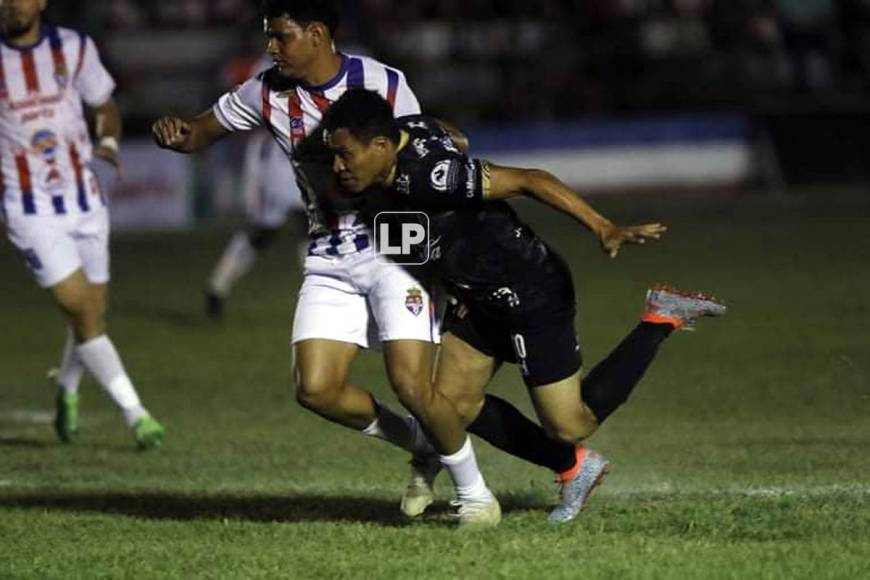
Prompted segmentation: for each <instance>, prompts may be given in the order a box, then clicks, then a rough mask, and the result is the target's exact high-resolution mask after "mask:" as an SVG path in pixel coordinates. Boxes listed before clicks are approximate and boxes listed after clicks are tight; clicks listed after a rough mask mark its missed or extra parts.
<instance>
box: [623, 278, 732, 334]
mask: <svg viewBox="0 0 870 580" xmlns="http://www.w3.org/2000/svg"><path fill="white" fill-rule="evenodd" d="M726 311H727V308H726V307H725V305H724V304H723V303H722V302H721V301H719V300H717V299H716V298H713V297H711V296H707V295H706V294H702V293H701V292H684V291H682V290H677V289H676V288H673V287H671V286H667V285H665V284H657V285H656V286H653V287H652V288H650V289H649V290H647V293H646V312H644V313H643V314H642V315H641V317H640V319H641V320H642V321H644V322H653V323H656V324H665V323H667V324H672V325H673V326H674V328H675V329H683V330H692V329H693V328H694V325H695V321H696V320H697V319H698V318H700V317H702V316H724V315H725V312H726Z"/></svg>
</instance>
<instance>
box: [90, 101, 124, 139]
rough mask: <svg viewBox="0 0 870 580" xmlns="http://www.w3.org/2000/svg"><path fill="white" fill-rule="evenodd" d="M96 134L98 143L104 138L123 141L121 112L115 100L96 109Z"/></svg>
mask: <svg viewBox="0 0 870 580" xmlns="http://www.w3.org/2000/svg"><path fill="white" fill-rule="evenodd" d="M94 124H95V127H94V134H95V135H96V137H97V141H98V142H99V140H100V139H102V138H103V137H111V138H113V139H115V140H117V141H120V139H121V111H120V109H118V104H117V103H116V102H115V100H114V99H109V100H108V101H106V103H104V104H102V105H100V106H99V107H96V108H95V109H94Z"/></svg>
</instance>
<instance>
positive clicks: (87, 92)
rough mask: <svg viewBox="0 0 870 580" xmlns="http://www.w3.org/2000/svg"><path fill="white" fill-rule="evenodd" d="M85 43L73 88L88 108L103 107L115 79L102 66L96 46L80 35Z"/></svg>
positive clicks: (112, 88)
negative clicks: (79, 68)
mask: <svg viewBox="0 0 870 580" xmlns="http://www.w3.org/2000/svg"><path fill="white" fill-rule="evenodd" d="M81 39H82V40H81V41H82V42H84V43H85V45H84V50H83V53H82V64H81V70H80V71H79V73H78V76H77V77H76V79H75V87H76V89H77V90H78V92H79V94H80V95H81V96H82V100H83V101H84V102H85V103H86V104H87V105H88V106H90V107H99V106H100V105H104V104H105V103H106V102H107V101H108V100H109V99H110V98H111V97H112V93H113V92H114V91H115V79H113V78H112V75H110V74H109V71H107V70H106V67H105V66H103V62H102V60H100V53H99V51H98V50H97V45H96V44H95V43H94V41H93V40H92V39H91V37H90V36H86V35H82V37H81Z"/></svg>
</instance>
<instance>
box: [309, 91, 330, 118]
mask: <svg viewBox="0 0 870 580" xmlns="http://www.w3.org/2000/svg"><path fill="white" fill-rule="evenodd" d="M311 96H312V98H314V106H315V107H317V110H318V111H320V112H321V113H325V112H326V110H327V109H328V108H329V106H330V105H331V104H332V103H330V102H329V99H327V98H326V97H325V96H323V93H311Z"/></svg>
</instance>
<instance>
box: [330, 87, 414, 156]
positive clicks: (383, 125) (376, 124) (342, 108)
mask: <svg viewBox="0 0 870 580" xmlns="http://www.w3.org/2000/svg"><path fill="white" fill-rule="evenodd" d="M320 126H321V128H323V129H324V130H326V131H329V132H333V131H336V130H338V129H347V130H348V131H350V134H351V135H353V136H354V137H355V138H356V139H358V140H360V141H361V142H363V143H370V142H371V140H372V139H374V138H375V137H386V138H387V139H389V140H390V141H392V142H393V143H398V142H399V135H400V132H399V124H398V123H397V122H396V119H395V118H394V117H393V107H391V106H390V104H389V103H388V102H387V101H386V100H385V99H384V98H383V97H382V96H381V95H379V94H378V93H376V92H374V91H367V90H365V89H351V90H349V91H347V92H346V93H344V94H343V95H342V96H341V98H339V99H338V100H337V101H336V102H335V103H333V104H332V106H331V107H329V109H328V110H327V111H326V114H325V115H324V116H323V121H321V123H320Z"/></svg>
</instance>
